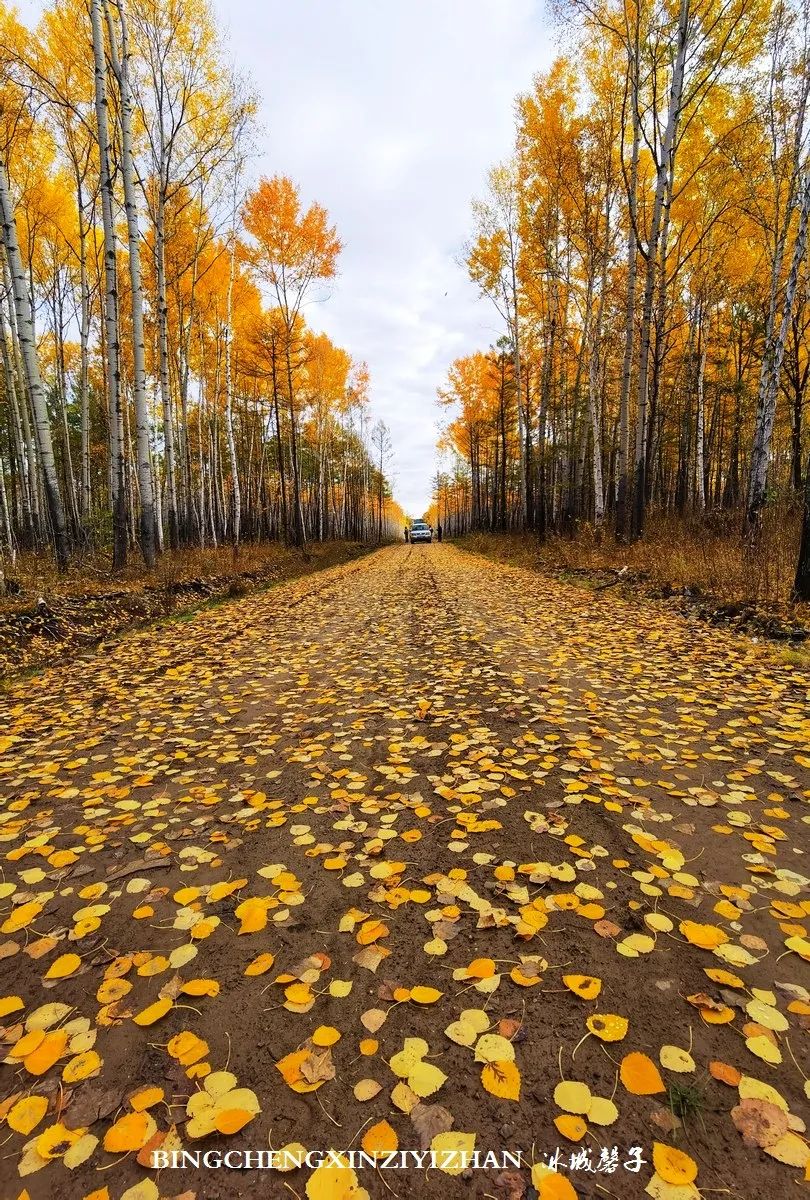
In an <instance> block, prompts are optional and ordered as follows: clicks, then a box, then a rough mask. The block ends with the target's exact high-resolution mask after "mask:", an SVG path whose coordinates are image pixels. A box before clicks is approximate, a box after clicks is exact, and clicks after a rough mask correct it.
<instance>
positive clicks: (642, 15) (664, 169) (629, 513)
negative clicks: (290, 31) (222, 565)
mask: <svg viewBox="0 0 810 1200" xmlns="http://www.w3.org/2000/svg"><path fill="white" fill-rule="evenodd" d="M557 17H558V21H559V24H560V27H561V31H562V38H563V43H564V45H565V49H566V51H567V52H566V54H564V55H563V56H560V57H558V58H557V59H556V60H555V61H554V63H553V65H552V66H551V67H550V69H549V70H547V71H546V72H544V73H541V74H538V75H537V76H536V77H535V79H534V81H533V85H532V87H531V88H530V89H529V90H528V91H526V92H525V93H524V94H522V95H520V96H518V98H517V101H516V105H515V116H516V130H515V149H514V154H513V156H512V157H511V158H510V159H509V160H508V161H507V162H505V163H503V164H501V165H498V166H497V167H494V168H493V169H492V171H491V173H490V176H489V180H488V188H487V190H486V193H485V195H484V196H483V198H482V199H480V200H478V201H476V202H475V203H474V206H473V214H474V228H473V233H472V236H471V238H470V240H469V242H468V243H467V245H466V247H465V260H466V266H467V268H468V270H469V273H470V276H471V278H472V280H473V281H474V283H475V284H476V285H477V287H478V288H479V290H480V292H481V293H482V294H483V296H485V297H487V298H488V299H489V300H490V301H491V303H492V305H493V308H492V312H493V317H494V318H495V320H496V321H497V322H498V323H499V325H500V328H501V336H500V337H499V338H496V339H494V344H493V345H491V346H490V347H489V348H485V347H483V346H482V347H481V349H480V351H479V352H476V353H474V354H471V355H467V356H465V357H463V358H460V359H458V360H457V361H455V362H454V363H453V364H452V366H451V367H450V368H449V371H448V375H447V379H446V382H445V383H444V385H443V386H442V387H441V388H440V391H439V401H440V405H441V407H442V408H443V409H444V410H446V412H445V418H446V419H445V428H444V433H443V437H442V443H441V445H442V448H443V449H444V450H445V451H446V455H445V462H444V469H443V470H442V471H441V472H440V473H439V475H438V477H437V480H436V487H435V509H434V511H435V512H436V513H437V515H438V516H439V517H440V518H441V519H443V520H444V523H445V525H446V526H447V527H448V529H449V530H451V531H464V530H496V531H497V530H526V529H529V530H532V531H534V532H535V533H536V534H538V535H539V536H540V537H541V538H542V537H543V536H545V535H546V534H547V533H551V532H561V533H567V534H572V535H573V534H574V533H575V532H576V530H577V529H578V528H581V527H583V526H584V525H587V526H589V527H591V528H592V529H594V530H595V531H596V534H597V536H601V535H602V532H603V531H605V532H608V531H610V532H612V533H614V534H615V536H616V537H617V539H618V540H619V541H634V540H637V539H640V538H642V537H643V536H645V534H646V533H647V532H648V527H649V523H650V521H652V520H654V519H655V518H657V517H659V516H661V515H662V514H664V515H667V516H668V517H670V518H675V519H681V518H682V519H683V520H684V521H690V522H695V521H697V522H700V521H715V522H717V521H723V522H725V523H726V525H727V527H728V528H729V529H733V530H734V534H735V536H738V537H739V538H741V539H742V541H743V543H744V544H745V545H746V546H747V547H748V550H749V552H750V553H752V554H756V553H758V548H759V546H760V545H761V540H760V539H761V530H762V526H763V522H765V521H767V520H772V519H778V520H780V521H782V522H784V526H785V529H786V530H790V531H796V533H797V534H798V530H799V528H800V527H801V529H802V533H801V535H800V538H801V547H799V545H798V540H799V539H798V537H797V546H796V557H797V559H798V563H799V566H798V570H797V574H796V585H795V589H794V592H795V595H796V596H797V597H798V598H804V599H807V598H810V492H809V491H808V487H810V483H809V482H808V476H810V464H809V463H808V449H809V448H810V438H808V434H807V431H806V428H805V426H806V420H805V417H806V405H807V385H808V378H810V264H809V263H808V236H807V235H808V213H809V212H810V153H808V151H809V150H810V108H809V107H808V97H809V96H810V5H808V3H807V0H728V2H723V3H719V2H718V0H637V2H634V0H604V3H603V2H602V0H561V5H560V8H559V11H558V13H557ZM802 513H803V518H802ZM791 536H793V534H792V533H791Z"/></svg>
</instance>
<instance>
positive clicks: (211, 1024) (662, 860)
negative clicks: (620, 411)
mask: <svg viewBox="0 0 810 1200" xmlns="http://www.w3.org/2000/svg"><path fill="white" fill-rule="evenodd" d="M808 746H810V705H809V704H808V679H807V677H806V675H803V674H802V672H801V671H800V670H798V669H797V668H792V667H788V666H786V665H783V664H782V663H780V662H779V660H778V659H777V658H776V657H775V656H774V655H773V654H772V653H771V652H770V651H769V650H768V649H767V648H764V647H763V646H761V645H756V644H754V643H753V642H751V641H750V640H748V639H744V638H740V637H736V636H734V635H730V634H726V633H723V632H718V631H717V630H714V629H711V628H708V627H706V626H703V625H700V624H697V623H693V622H690V621H689V620H687V619H685V618H683V617H681V616H679V615H676V614H673V613H672V612H670V611H669V610H667V609H666V608H664V607H661V606H657V605H655V604H652V603H650V602H647V601H643V600H638V601H635V600H632V599H624V598H619V597H616V596H615V595H614V594H613V593H611V592H607V593H604V594H602V595H594V594H592V593H590V592H588V591H585V590H582V589H580V588H576V587H572V586H568V585H566V584H564V583H561V582H559V581H556V580H549V579H546V578H544V577H542V576H537V575H534V574H531V573H528V572H525V571H521V570H518V569H513V568H508V567H504V566H503V565H496V564H494V563H491V562H489V561H487V560H484V559H481V558H477V557H474V556H471V555H467V554H465V553H463V552H461V551H459V550H457V549H455V548H453V547H452V546H447V545H434V546H425V547H417V546H400V547H392V548H389V549H385V550H382V551H380V552H379V553H377V554H375V555H372V556H371V557H369V558H367V559H364V560H362V561H361V562H359V563H355V564H351V565H348V566H343V567H338V568H335V569H333V570H330V571H326V572H323V573H322V574H319V575H317V576H311V577H309V578H306V579H304V580H299V581H296V582H292V583H289V584H285V585H283V586H280V587H278V588H276V589H273V590H272V591H268V592H265V593H263V594H259V595H253V596H250V597H248V598H246V599H244V600H240V601H235V602H234V603H231V604H228V605H226V606H223V607H220V608H217V609H213V610H209V611H205V612H201V613H199V614H198V615H197V616H195V617H194V618H193V619H192V620H190V621H188V622H185V623H178V624H174V625H171V626H167V627H155V628H152V629H149V630H146V631H145V632H142V633H139V634H137V635H134V636H131V637H129V638H126V639H125V640H123V641H122V642H120V643H119V644H118V645H116V646H115V647H113V648H112V649H109V650H107V651H105V652H104V654H103V655H99V657H98V658H95V659H93V660H90V661H88V662H82V663H81V664H78V665H76V664H74V665H73V666H66V667H63V668H55V669H52V670H49V671H47V672H44V673H43V674H41V675H39V676H36V677H34V678H32V679H28V680H25V681H21V682H20V683H19V684H17V685H15V686H14V687H12V688H11V689H10V690H9V691H7V692H6V694H5V695H4V696H3V697H2V699H1V700H0V748H1V749H2V756H0V793H1V794H2V810H1V811H0V822H2V823H0V852H2V854H3V855H4V858H3V861H2V876H0V963H1V966H0V969H2V973H3V974H2V980H3V982H2V987H0V1027H2V1029H3V1034H2V1036H3V1041H4V1048H5V1065H4V1066H3V1067H2V1068H0V1070H2V1086H0V1098H2V1097H5V1098H6V1099H4V1100H0V1116H1V1117H2V1120H3V1125H2V1129H0V1132H2V1135H3V1137H2V1142H3V1149H2V1155H3V1157H2V1159H0V1180H2V1195H3V1196H9V1197H17V1196H19V1195H20V1194H21V1193H23V1194H24V1192H23V1189H27V1191H28V1194H29V1195H30V1197H31V1200H38V1198H39V1197H43V1198H44V1197H48V1198H49V1200H50V1198H51V1197H57V1196H58V1197H66V1198H70V1200H72V1198H73V1197H86V1196H89V1195H93V1196H97V1197H98V1200H106V1197H109V1198H110V1200H120V1198H121V1197H123V1196H126V1197H127V1200H155V1198H156V1197H158V1196H161V1197H169V1196H175V1195H176V1194H178V1193H185V1192H189V1193H191V1194H194V1193H196V1195H197V1196H198V1197H199V1198H200V1200H202V1198H205V1200H208V1198H209V1197H214V1198H216V1197H230V1196H267V1197H276V1196H278V1197H281V1196H285V1197H289V1196H291V1195H292V1196H299V1197H303V1196H305V1195H306V1196H308V1197H309V1198H310V1200H332V1197H354V1198H355V1200H357V1198H360V1197H362V1196H364V1195H365V1194H367V1195H369V1196H371V1197H373V1198H374V1200H376V1198H377V1197H383V1196H389V1195H394V1196H400V1197H405V1196H418V1197H420V1198H421V1197H423V1196H424V1197H432V1196H442V1197H455V1196H473V1197H484V1196H494V1197H496V1198H497V1200H520V1198H521V1197H523V1196H524V1195H525V1196H527V1197H531V1196H534V1195H535V1194H538V1193H539V1195H540V1196H541V1197H569V1198H570V1197H571V1196H572V1195H576V1196H580V1197H604V1196H614V1197H622V1198H623V1197H635V1196H643V1195H644V1194H645V1189H647V1194H650V1195H653V1196H656V1197H661V1198H662V1200H689V1198H690V1197H695V1196H697V1195H698V1194H701V1195H712V1194H719V1193H722V1194H725V1195H728V1196H731V1197H741V1198H743V1200H749V1198H753V1197H755V1196H757V1197H758V1196H762V1195H767V1194H772V1195H774V1196H789V1195H793V1194H795V1195H800V1194H803V1184H802V1182H801V1181H802V1180H803V1179H804V1177H805V1172H806V1162H807V1159H808V1154H809V1153H810V1152H808V1143H807V1135H806V1130H805V1127H804V1122H803V1120H802V1116H803V1115H804V1116H806V1114H807V1111H808V1106H807V1095H808V1085H807V1083H806V1077H807V1076H808V1075H810V1065H808V1053H807V1044H808V1028H810V995H808V992H807V990H806V989H807V988H808V987H810V968H809V967H808V958H810V941H809V940H808V929H810V894H809V892H808V874H809V873H810V872H808V855H807V850H808V844H810V837H809V836H808V832H809V831H808V825H809V824H810V806H809V804H808V802H809V801H810V778H809V777H808V767H810V749H808ZM462 1014H463V1015H462ZM408 1039H411V1040H408ZM562 1081H565V1082H566V1083H569V1084H572V1083H578V1084H580V1085H581V1086H580V1087H578V1088H571V1087H567V1088H566V1087H563V1088H559V1087H558V1085H559V1084H560V1083H561V1082H562ZM732 1110H734V1115H733V1116H732ZM735 1126H736V1127H735ZM743 1132H745V1138H746V1140H745V1141H744V1140H743ZM291 1144H295V1145H297V1146H298V1150H297V1151H296V1152H295V1153H294V1154H292V1155H291V1161H296V1159H295V1154H300V1153H303V1150H301V1147H303V1148H305V1149H306V1150H308V1151H325V1150H327V1149H329V1148H333V1149H335V1150H349V1149H354V1150H356V1151H359V1150H365V1151H367V1152H368V1153H369V1154H370V1153H373V1152H374V1151H375V1150H376V1151H380V1152H386V1151H388V1152H390V1151H393V1150H394V1149H396V1148H399V1149H400V1150H417V1151H419V1150H427V1149H429V1148H431V1146H432V1147H433V1149H434V1150H436V1151H437V1155H439V1156H440V1154H445V1153H446V1152H447V1151H448V1150H454V1151H457V1152H458V1153H457V1154H456V1155H455V1157H452V1158H448V1159H447V1160H446V1161H447V1162H452V1164H453V1165H452V1168H451V1169H452V1170H453V1171H459V1170H461V1167H460V1166H459V1164H462V1165H463V1162H464V1161H466V1160H464V1159H463V1157H462V1152H466V1153H468V1154H469V1153H471V1152H472V1151H477V1152H478V1158H477V1159H475V1158H472V1159H471V1160H470V1163H471V1165H470V1166H468V1167H467V1168H466V1170H463V1171H462V1173H455V1174H447V1173H444V1172H442V1171H441V1170H439V1168H438V1166H434V1167H432V1168H430V1169H426V1167H425V1165H423V1166H422V1167H421V1168H417V1167H416V1166H415V1165H410V1166H408V1167H403V1168H402V1169H398V1170H393V1169H383V1168H382V1167H381V1166H380V1167H378V1169H376V1170H375V1169H374V1168H372V1167H371V1166H369V1165H368V1162H367V1160H363V1161H361V1162H360V1163H359V1165H357V1164H356V1170H355V1171H354V1172H352V1171H351V1170H348V1169H339V1168H337V1167H335V1166H328V1165H327V1166H324V1167H323V1168H321V1169H320V1170H318V1169H317V1166H316V1163H317V1156H316V1157H314V1158H310V1165H309V1166H306V1165H304V1166H302V1167H300V1168H296V1169H293V1170H291V1171H288V1172H279V1171H276V1170H274V1169H272V1170H271V1169H264V1168H261V1169H257V1168H249V1169H243V1170H238V1169H233V1170H228V1169H225V1168H222V1169H215V1168H214V1167H213V1166H210V1167H209V1169H205V1168H203V1167H202V1166H201V1167H200V1169H199V1170H196V1169H194V1168H193V1167H190V1166H189V1167H186V1168H184V1169H177V1170H171V1169H170V1170H164V1171H162V1172H160V1173H158V1172H156V1171H154V1170H152V1169H151V1168H150V1166H149V1163H150V1162H151V1161H152V1160H151V1158H150V1156H151V1154H152V1153H153V1152H154V1151H157V1150H161V1149H162V1150H163V1151H164V1152H166V1153H169V1152H171V1151H172V1150H175V1149H177V1150H179V1149H181V1148H182V1149H186V1150H192V1151H194V1152H198V1151H199V1152H203V1151H205V1150H219V1151H221V1152H225V1151H226V1150H231V1151H239V1152H242V1151H245V1150H248V1149H251V1150H254V1151H259V1150H261V1151H265V1152H268V1151H269V1150H270V1149H271V1148H272V1149H275V1150H279V1149H280V1148H282V1147H284V1146H289V1145H291ZM654 1144H657V1148H655V1149H654ZM633 1147H638V1148H640V1150H633V1149H632V1148H633ZM504 1150H506V1151H509V1152H511V1153H512V1154H513V1155H515V1154H517V1152H518V1151H520V1152H521V1153H522V1160H523V1164H524V1165H523V1167H522V1168H521V1169H516V1168H515V1167H514V1166H510V1165H509V1163H506V1164H505V1166H504V1164H503V1163H501V1162H500V1161H499V1162H498V1165H495V1163H494V1161H493V1160H492V1159H487V1157H486V1155H487V1152H489V1151H494V1152H495V1153H496V1155H498V1156H499V1158H500V1155H501V1153H502V1152H503V1151H504ZM555 1151H556V1152H557V1154H556V1157H554V1155H555ZM549 1159H551V1160H552V1162H553V1163H554V1165H556V1166H558V1168H559V1174H558V1175H555V1176H553V1177H552V1176H549V1175H547V1174H545V1173H544V1164H545V1163H547V1162H548V1160H549ZM214 1161H216V1160H215V1158H209V1163H213V1162H214ZM240 1161H244V1160H241V1159H240V1158H239V1156H238V1155H237V1156H236V1157H233V1158H232V1159H231V1162H232V1163H239V1162H240ZM266 1161H267V1160H266V1159H265V1162H266ZM272 1161H274V1162H277V1161H278V1159H274V1160H272ZM380 1161H381V1162H382V1160H380ZM426 1161H427V1160H425V1162H426ZM282 1165H288V1164H282ZM633 1168H636V1169H633ZM133 1188H134V1189H135V1190H131V1189H133ZM571 1188H573V1191H571V1190H570V1189H571ZM104 1189H107V1190H106V1191H105V1190H104ZM533 1189H534V1190H533ZM566 1189H569V1190H566Z"/></svg>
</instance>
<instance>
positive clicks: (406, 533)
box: [405, 525, 408, 542]
mask: <svg viewBox="0 0 810 1200" xmlns="http://www.w3.org/2000/svg"><path fill="white" fill-rule="evenodd" d="M407 540H408V526H407V525H406V526H405V541H406V542H407Z"/></svg>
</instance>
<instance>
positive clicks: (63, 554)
mask: <svg viewBox="0 0 810 1200" xmlns="http://www.w3.org/2000/svg"><path fill="white" fill-rule="evenodd" d="M0 223H2V240H3V245H4V247H5V253H6V259H7V262H8V269H9V273H10V275H11V287H12V293H13V296H14V308H15V311H16V315H17V334H18V337H19V342H20V353H21V355H22V360H23V369H24V372H25V381H26V384H27V387H28V395H29V398H30V401H31V408H32V411H33V414H34V429H35V431H36V438H37V449H38V451H39V461H40V464H41V466H42V475H43V480H44V484H45V496H46V499H47V503H48V515H49V517H50V520H51V531H52V534H53V540H54V549H55V551H56V561H57V564H58V567H59V570H60V571H64V570H66V569H67V565H68V560H69V557H70V549H69V546H68V535H67V524H66V521H65V509H64V504H63V502H62V493H61V490H60V488H59V477H58V474H57V470H56V459H55V458H54V452H53V440H52V438H51V426H50V422H49V420H48V406H47V401H46V398H45V388H44V386H43V384H42V377H41V376H40V373H39V362H38V361H37V349H36V345H35V342H34V332H33V330H34V323H33V316H32V312H31V302H30V300H29V296H28V287H27V284H26V278H25V272H24V269H23V264H22V258H21V257H20V246H19V242H18V240H17V226H16V223H15V219H14V208H13V205H12V201H11V191H10V188H9V183H8V176H7V174H6V168H5V163H3V162H2V161H0Z"/></svg>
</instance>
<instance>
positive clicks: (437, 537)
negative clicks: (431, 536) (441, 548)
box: [436, 525, 442, 542]
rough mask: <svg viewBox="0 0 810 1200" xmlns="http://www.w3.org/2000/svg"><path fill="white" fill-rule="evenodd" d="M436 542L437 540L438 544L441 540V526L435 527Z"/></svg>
mask: <svg viewBox="0 0 810 1200" xmlns="http://www.w3.org/2000/svg"><path fill="white" fill-rule="evenodd" d="M436 540H437V541H439V542H440V541H441V540H442V527H441V525H437V526H436Z"/></svg>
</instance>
